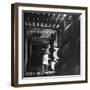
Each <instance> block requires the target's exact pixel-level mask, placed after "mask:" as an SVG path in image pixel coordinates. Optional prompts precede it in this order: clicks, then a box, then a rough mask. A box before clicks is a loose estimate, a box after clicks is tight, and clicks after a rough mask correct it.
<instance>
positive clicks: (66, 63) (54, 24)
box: [11, 3, 87, 86]
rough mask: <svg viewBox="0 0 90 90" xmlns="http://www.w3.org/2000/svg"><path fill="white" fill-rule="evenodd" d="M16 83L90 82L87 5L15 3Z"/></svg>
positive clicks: (13, 62)
mask: <svg viewBox="0 0 90 90" xmlns="http://www.w3.org/2000/svg"><path fill="white" fill-rule="evenodd" d="M11 67H12V84H13V86H29V85H32V86H35V85H54V84H64V83H82V82H83V83H84V82H87V8H86V7H76V6H58V5H39V4H21V3H16V4H14V5H12V66H11Z"/></svg>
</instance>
